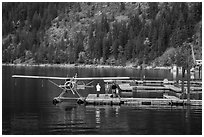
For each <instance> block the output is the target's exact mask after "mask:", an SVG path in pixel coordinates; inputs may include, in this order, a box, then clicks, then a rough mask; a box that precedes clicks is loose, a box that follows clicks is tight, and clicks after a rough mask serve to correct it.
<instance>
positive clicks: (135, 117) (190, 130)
mask: <svg viewBox="0 0 204 137" xmlns="http://www.w3.org/2000/svg"><path fill="white" fill-rule="evenodd" d="M75 73H77V74H78V76H79V77H91V76H132V77H140V76H141V71H140V70H133V69H110V68H109V69H94V68H56V67H49V68H48V67H11V66H10V67H9V66H3V67H2V134H97V135H100V134H117V135H121V134H142V135H143V134H148V135H153V134H167V135H168V134H173V135H175V134H202V108H201V107H192V106H191V107H170V106H169V107H152V106H125V105H122V106H84V105H76V104H69V103H61V104H58V105H53V104H52V99H53V98H54V97H56V96H58V95H59V93H60V89H58V88H57V87H55V86H54V85H52V84H51V83H49V82H48V81H42V80H33V79H29V80H28V79H16V80H14V79H13V78H11V76H12V75H13V74H23V75H43V76H63V77H64V76H67V75H68V76H74V75H75ZM144 73H145V75H146V77H149V78H154V77H156V78H158V79H164V78H168V79H169V80H172V79H174V76H173V74H172V73H170V71H169V70H146V71H145V72H144ZM179 77H180V76H179ZM58 83H60V82H58Z"/></svg>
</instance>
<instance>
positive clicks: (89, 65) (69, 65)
mask: <svg viewBox="0 0 204 137" xmlns="http://www.w3.org/2000/svg"><path fill="white" fill-rule="evenodd" d="M2 66H17V67H21V66H22V67H67V68H69V67H79V68H80V67H82V68H118V69H142V67H141V66H138V67H135V66H133V65H129V66H114V65H97V64H25V63H21V64H13V63H2ZM144 69H168V70H169V69H172V67H152V66H146V67H144Z"/></svg>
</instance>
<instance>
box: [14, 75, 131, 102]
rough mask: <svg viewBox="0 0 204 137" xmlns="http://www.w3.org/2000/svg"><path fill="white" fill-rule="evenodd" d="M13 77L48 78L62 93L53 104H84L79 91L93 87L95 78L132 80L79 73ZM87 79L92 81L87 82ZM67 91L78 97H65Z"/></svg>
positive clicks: (108, 80) (17, 76) (55, 98)
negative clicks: (79, 75)
mask: <svg viewBox="0 0 204 137" xmlns="http://www.w3.org/2000/svg"><path fill="white" fill-rule="evenodd" d="M12 77H13V78H26V79H42V80H48V81H49V82H51V83H52V84H54V85H55V86H57V87H58V88H60V89H61V93H60V94H59V96H57V97H54V99H53V104H57V103H60V102H63V101H67V100H77V103H78V104H83V103H84V101H85V97H83V96H82V95H80V93H79V92H78V89H80V88H79V87H81V89H85V87H93V85H91V83H93V81H94V80H103V81H107V82H110V81H112V82H114V81H116V80H130V79H131V78H130V77H77V74H76V75H75V76H74V77H48V76H28V75H12ZM54 80H63V81H65V82H64V84H61V85H60V84H57V83H55V82H54ZM79 81H81V83H82V85H81V86H80V85H79ZM85 81H91V82H88V83H86V82H85ZM107 84H108V83H107ZM67 92H71V93H72V94H74V95H77V98H71V97H64V96H63V95H64V94H65V93H67Z"/></svg>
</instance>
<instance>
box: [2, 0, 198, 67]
mask: <svg viewBox="0 0 204 137" xmlns="http://www.w3.org/2000/svg"><path fill="white" fill-rule="evenodd" d="M201 33H202V3H201V2H200V3H144V2H143V3H137V2H135V3H123V2H115V3H111V2H110V3H109V2H103V3H97V2H95V3H77V2H75V3H5V2H4V3H2V34H3V40H2V56H3V57H2V60H3V63H51V64H52V63H56V64H57V63H68V64H69V63H86V64H95V63H96V64H115V65H126V64H127V63H133V64H134V65H140V64H142V63H145V64H151V65H162V66H168V65H172V64H174V63H177V64H178V62H179V61H178V60H177V59H178V57H179V56H178V55H179V54H181V53H182V52H183V50H181V49H183V48H184V46H185V44H183V43H185V42H190V43H191V44H193V47H194V50H195V56H196V59H201V53H202V34H201Z"/></svg>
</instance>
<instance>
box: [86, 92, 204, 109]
mask: <svg viewBox="0 0 204 137" xmlns="http://www.w3.org/2000/svg"><path fill="white" fill-rule="evenodd" d="M85 103H86V104H92V105H121V104H126V105H131V104H132V105H176V106H184V105H193V106H194V105H195V106H201V105H202V100H191V101H190V104H187V100H186V99H179V98H176V97H175V98H172V97H169V98H112V97H111V94H107V95H106V94H100V96H99V97H97V96H96V94H89V95H88V96H87V98H86V99H85Z"/></svg>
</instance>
